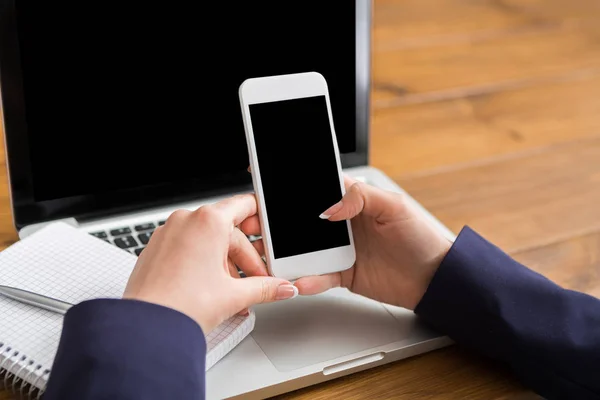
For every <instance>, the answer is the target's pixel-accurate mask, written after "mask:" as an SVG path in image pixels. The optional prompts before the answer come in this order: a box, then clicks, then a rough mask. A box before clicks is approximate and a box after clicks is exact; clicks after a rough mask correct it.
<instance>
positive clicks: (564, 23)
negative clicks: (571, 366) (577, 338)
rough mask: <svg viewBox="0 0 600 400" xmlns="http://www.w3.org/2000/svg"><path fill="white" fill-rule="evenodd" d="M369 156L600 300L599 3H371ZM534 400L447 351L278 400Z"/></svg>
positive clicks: (431, 202) (482, 365) (431, 200)
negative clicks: (370, 136) (370, 137)
mask: <svg viewBox="0 0 600 400" xmlns="http://www.w3.org/2000/svg"><path fill="white" fill-rule="evenodd" d="M373 23H374V31H373V97H372V109H373V111H372V116H373V122H372V141H371V144H372V148H371V149H372V151H371V164H372V165H374V166H376V167H378V168H381V169H382V170H383V171H384V172H386V173H387V174H388V175H390V176H391V177H392V178H393V179H394V180H395V181H396V182H398V183H399V184H400V185H401V186H402V187H403V188H404V189H406V190H407V191H408V192H409V193H411V194H412V195H413V196H414V197H415V198H416V199H417V200H419V201H420V202H421V203H422V204H423V205H425V207H427V208H428V209H429V210H431V211H432V212H433V214H434V215H436V216H437V217H438V218H440V219H441V221H442V222H444V223H445V224H446V225H447V226H448V227H449V228H450V229H452V230H453V231H454V232H458V231H459V230H460V229H461V228H462V227H463V225H465V224H468V225H470V226H471V227H472V228H474V229H476V230H477V231H479V232H480V233H481V234H483V235H484V236H485V237H486V238H488V239H489V240H491V241H492V242H494V243H496V244H497V245H498V246H500V247H501V248H503V249H504V250H505V251H507V252H508V253H510V254H511V255H512V256H514V257H515V258H516V259H518V260H519V261H521V262H523V263H524V264H526V265H528V266H530V267H531V268H533V269H535V270H537V271H539V272H541V273H543V274H545V275H546V276H548V277H550V278H551V279H553V280H555V281H556V282H558V283H559V284H561V285H564V286H566V287H568V288H571V289H576V290H580V291H584V292H587V293H589V294H592V295H595V296H598V297H600V1H598V0H375V1H374V21H373ZM334 397H338V398H343V399H387V398H394V399H486V400H487V399H497V400H499V399H535V398H538V397H537V396H535V395H533V394H532V393H531V392H529V391H528V390H526V389H524V388H523V387H522V386H521V385H520V384H519V383H518V382H517V381H516V379H515V378H514V376H513V375H512V374H511V373H510V371H509V370H508V369H507V368H506V367H504V366H503V365H501V364H498V363H495V362H490V361H488V360H484V359H482V358H481V357H478V356H477V355H474V354H472V353H469V352H467V351H464V350H462V349H459V348H457V347H452V348H448V349H444V350H440V351H436V352H433V353H430V354H427V355H423V356H419V357H416V358H414V359H410V360H405V361H400V362H397V363H394V364H393V365H387V366H383V367H380V368H377V369H374V370H370V371H365V372H362V373H359V374H355V375H353V376H349V377H346V378H341V379H339V380H336V381H334V382H329V383H325V384H322V385H318V386H316V387H313V388H307V389H304V390H301V391H298V392H296V393H292V394H289V395H286V396H281V397H280V398H282V399H311V400H319V399H326V398H334Z"/></svg>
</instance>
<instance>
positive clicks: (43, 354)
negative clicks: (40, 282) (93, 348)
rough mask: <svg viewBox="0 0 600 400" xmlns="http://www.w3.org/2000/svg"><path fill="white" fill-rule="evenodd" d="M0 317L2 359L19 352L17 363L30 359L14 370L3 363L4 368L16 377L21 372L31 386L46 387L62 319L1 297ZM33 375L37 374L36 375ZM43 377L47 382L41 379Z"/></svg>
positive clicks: (0, 355)
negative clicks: (34, 383) (23, 359)
mask: <svg viewBox="0 0 600 400" xmlns="http://www.w3.org/2000/svg"><path fill="white" fill-rule="evenodd" d="M0 316H1V318H0V343H1V344H2V347H0V358H1V359H4V358H5V357H6V356H7V355H14V353H15V352H18V355H16V356H14V357H13V359H14V360H21V359H22V358H23V357H26V359H25V362H24V363H23V362H20V363H18V364H16V365H13V366H12V368H10V365H9V363H8V362H6V361H4V360H3V361H2V363H1V364H0V365H1V367H2V368H6V369H9V370H10V371H11V372H12V373H17V372H19V371H20V372H21V373H20V374H19V375H20V376H21V377H22V378H23V377H25V375H28V379H27V380H28V381H29V382H30V383H33V382H34V381H36V380H37V384H38V386H44V385H45V382H46V379H47V378H48V374H44V371H45V370H47V369H50V368H51V367H52V362H53V360H54V357H55V355H56V351H57V349H58V343H59V340H60V333H61V329H62V320H63V317H62V315H61V314H57V313H54V312H51V311H46V310H40V309H39V308H37V307H32V306H29V305H27V304H23V303H20V302H18V301H15V300H11V299H8V298H6V297H3V296H0ZM8 348H10V350H8ZM30 362H31V363H30ZM23 365H27V366H29V368H28V370H25V368H22V366H23ZM30 371H36V374H31V373H30ZM39 375H41V376H42V377H43V378H44V379H38V376H39Z"/></svg>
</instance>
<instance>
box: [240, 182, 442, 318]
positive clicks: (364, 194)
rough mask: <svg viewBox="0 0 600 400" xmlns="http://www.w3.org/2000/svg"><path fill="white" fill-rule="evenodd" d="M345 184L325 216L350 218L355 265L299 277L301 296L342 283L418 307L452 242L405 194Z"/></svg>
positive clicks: (390, 301)
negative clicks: (347, 268) (354, 249)
mask: <svg viewBox="0 0 600 400" xmlns="http://www.w3.org/2000/svg"><path fill="white" fill-rule="evenodd" d="M345 184H346V190H347V191H346V194H345V196H344V197H343V198H342V199H341V201H340V202H338V203H336V204H334V205H333V206H331V207H330V208H329V209H328V210H326V211H324V212H323V214H322V218H327V219H329V220H330V221H341V220H346V219H351V224H352V231H353V233H354V243H355V247H356V263H355V264H354V266H353V267H352V268H350V269H349V270H346V271H342V272H337V273H332V274H327V275H320V276H308V277H303V278H300V279H298V280H297V281H296V283H295V285H296V287H297V288H298V290H299V292H300V294H302V295H311V294H317V293H321V292H324V291H326V290H328V289H331V288H334V287H338V286H342V287H346V288H348V289H350V290H351V291H352V292H354V293H357V294H360V295H363V296H366V297H369V298H372V299H375V300H378V301H381V302H384V303H387V304H391V305H396V306H400V307H404V308H407V309H411V310H414V308H415V307H416V306H417V304H418V303H419V302H420V300H421V298H422V297H423V295H424V294H425V291H426V290H427V287H428V286H429V282H430V281H431V279H432V278H433V276H434V274H435V272H436V271H437V268H438V267H439V265H440V263H441V261H442V259H443V258H444V256H445V255H446V253H447V252H448V250H449V249H450V247H451V245H452V243H451V241H450V240H448V239H447V238H445V237H444V236H443V235H442V233H441V232H440V231H439V230H438V229H437V228H436V227H435V226H434V225H433V224H432V223H431V221H430V220H428V219H427V217H426V216H425V215H423V213H422V212H421V211H420V210H419V209H417V208H416V207H414V206H413V204H412V203H410V202H409V201H408V199H407V198H406V196H404V195H402V194H398V193H394V192H389V191H385V190H382V189H379V188H376V187H373V186H370V185H368V184H366V183H362V182H357V181H354V180H352V179H351V178H349V177H345ZM248 222H250V221H248ZM250 223H251V222H250Z"/></svg>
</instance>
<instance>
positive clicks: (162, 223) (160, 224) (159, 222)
mask: <svg viewBox="0 0 600 400" xmlns="http://www.w3.org/2000/svg"><path fill="white" fill-rule="evenodd" d="M165 222H167V221H164V220H163V221H158V225H159V226H162V225H164V224H165Z"/></svg>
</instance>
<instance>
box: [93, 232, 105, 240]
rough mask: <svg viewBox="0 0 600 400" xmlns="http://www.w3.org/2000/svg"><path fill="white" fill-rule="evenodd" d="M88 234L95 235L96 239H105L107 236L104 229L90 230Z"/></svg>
mask: <svg viewBox="0 0 600 400" xmlns="http://www.w3.org/2000/svg"><path fill="white" fill-rule="evenodd" d="M90 235H92V236H96V237H97V238H98V239H106V238H107V237H108V235H107V234H106V232H104V231H100V232H90Z"/></svg>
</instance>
